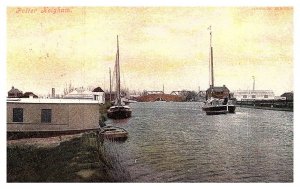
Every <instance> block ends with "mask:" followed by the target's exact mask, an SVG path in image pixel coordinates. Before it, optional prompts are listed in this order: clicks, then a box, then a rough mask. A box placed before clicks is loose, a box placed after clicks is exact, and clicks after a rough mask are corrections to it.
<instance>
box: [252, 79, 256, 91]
mask: <svg viewBox="0 0 300 189" xmlns="http://www.w3.org/2000/svg"><path fill="white" fill-rule="evenodd" d="M252 79H253V91H254V90H255V77H254V76H252Z"/></svg>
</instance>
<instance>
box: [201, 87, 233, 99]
mask: <svg viewBox="0 0 300 189" xmlns="http://www.w3.org/2000/svg"><path fill="white" fill-rule="evenodd" d="M210 97H214V98H230V97H231V96H230V91H229V89H228V88H227V87H226V85H223V86H222V87H213V88H209V89H207V90H206V99H208V98H210Z"/></svg>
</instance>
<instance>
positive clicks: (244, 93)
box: [233, 90, 275, 101]
mask: <svg viewBox="0 0 300 189" xmlns="http://www.w3.org/2000/svg"><path fill="white" fill-rule="evenodd" d="M233 98H236V100H238V101H241V100H273V99H274V98H275V95H274V92H273V91H272V90H237V91H234V92H233Z"/></svg>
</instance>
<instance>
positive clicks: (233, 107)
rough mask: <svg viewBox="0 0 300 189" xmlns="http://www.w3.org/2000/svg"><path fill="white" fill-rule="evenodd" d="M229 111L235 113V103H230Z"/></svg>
mask: <svg viewBox="0 0 300 189" xmlns="http://www.w3.org/2000/svg"><path fill="white" fill-rule="evenodd" d="M228 113H231V114H234V113H235V106H234V105H228Z"/></svg>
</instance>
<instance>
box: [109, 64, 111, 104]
mask: <svg viewBox="0 0 300 189" xmlns="http://www.w3.org/2000/svg"><path fill="white" fill-rule="evenodd" d="M109 102H110V103H111V70H110V68H109Z"/></svg>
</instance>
